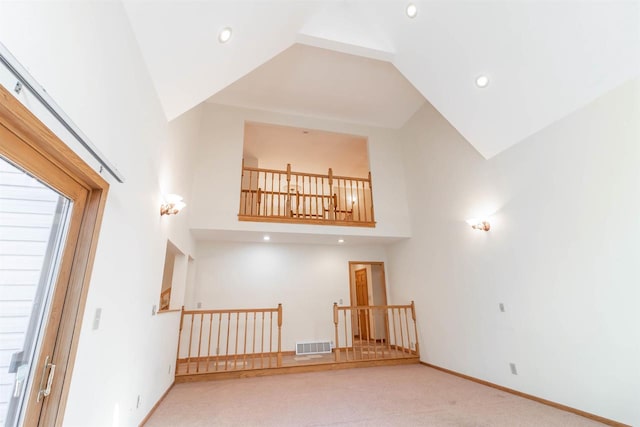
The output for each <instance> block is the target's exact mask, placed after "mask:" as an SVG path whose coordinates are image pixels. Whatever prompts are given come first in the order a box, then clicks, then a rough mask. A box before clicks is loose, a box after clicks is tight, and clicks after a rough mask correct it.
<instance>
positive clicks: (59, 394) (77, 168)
mask: <svg viewBox="0 0 640 427" xmlns="http://www.w3.org/2000/svg"><path fill="white" fill-rule="evenodd" d="M0 125H1V126H3V127H4V128H5V129H7V130H8V131H9V132H11V133H13V134H14V135H15V136H16V137H17V138H19V139H20V140H22V141H23V142H24V143H25V144H26V145H25V147H26V149H27V150H30V149H32V150H35V151H37V152H38V153H39V154H41V155H42V156H44V157H45V158H47V159H48V160H49V161H50V165H49V167H51V168H58V169H60V170H62V171H63V172H64V173H66V174H67V175H68V176H69V177H70V178H72V179H73V180H75V181H76V182H78V183H79V184H80V185H81V186H83V187H84V188H86V189H87V191H88V197H87V202H86V205H85V207H84V210H83V216H82V222H81V225H80V232H79V237H78V242H77V245H76V248H75V251H71V252H72V253H70V257H72V261H71V265H72V271H71V274H70V280H69V285H68V291H67V295H66V297H65V303H64V311H63V313H62V320H61V322H60V326H59V332H58V337H57V340H56V346H60V347H59V348H60V349H62V350H63V351H62V353H63V357H62V358H61V359H58V363H59V364H63V369H61V371H63V373H64V377H63V378H58V379H57V380H56V383H57V384H58V385H57V386H56V387H55V388H54V390H53V391H52V394H51V396H50V397H49V398H47V399H46V400H45V403H44V406H43V408H42V412H41V416H40V420H39V423H38V424H39V425H51V426H53V425H55V426H61V425H62V423H63V418H64V413H65V407H66V403H67V398H68V395H69V388H70V385H71V375H72V371H73V367H74V364H75V356H76V352H77V348H78V341H79V339H80V329H81V326H82V319H83V315H84V308H85V303H86V299H87V294H88V291H89V282H90V278H91V270H92V268H93V261H94V257H95V253H96V247H97V243H98V237H99V232H100V225H101V223H102V216H103V213H104V208H105V205H106V200H107V194H108V191H109V184H108V183H107V181H105V180H104V179H103V178H102V177H101V176H100V175H99V174H98V173H97V172H96V171H94V170H93V169H92V168H91V167H90V166H89V165H88V164H87V163H86V162H85V161H84V160H82V159H81V158H80V157H79V156H78V155H77V154H76V153H75V152H74V151H73V150H71V149H70V148H69V147H68V146H67V145H66V144H65V143H64V142H62V141H61V140H60V138H58V137H57V136H56V135H55V134H54V133H53V132H52V131H51V130H50V129H48V128H47V127H46V126H45V125H44V124H43V123H42V122H41V121H40V120H38V118H37V117H36V116H35V115H34V114H33V113H31V112H30V111H29V110H28V109H27V108H26V107H25V106H24V105H22V103H20V101H19V100H17V99H16V98H14V97H13V95H12V94H11V93H10V92H9V91H8V90H7V89H6V88H5V87H3V86H2V85H0ZM2 151H5V150H2ZM9 158H10V157H9ZM66 349H68V351H67V350H66Z"/></svg>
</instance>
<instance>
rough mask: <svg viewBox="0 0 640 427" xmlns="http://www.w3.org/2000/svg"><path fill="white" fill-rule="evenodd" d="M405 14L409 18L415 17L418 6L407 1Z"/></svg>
mask: <svg viewBox="0 0 640 427" xmlns="http://www.w3.org/2000/svg"><path fill="white" fill-rule="evenodd" d="M407 16H408V17H409V18H415V17H416V16H418V6H416V5H415V4H413V3H409V5H408V6H407Z"/></svg>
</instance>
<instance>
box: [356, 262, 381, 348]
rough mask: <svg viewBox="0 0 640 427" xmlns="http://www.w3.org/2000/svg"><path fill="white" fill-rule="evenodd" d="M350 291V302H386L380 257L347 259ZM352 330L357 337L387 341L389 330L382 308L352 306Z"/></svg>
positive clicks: (360, 304) (378, 304)
mask: <svg viewBox="0 0 640 427" xmlns="http://www.w3.org/2000/svg"><path fill="white" fill-rule="evenodd" d="M349 284H350V289H349V295H350V297H351V306H357V307H371V306H386V305H387V286H386V282H385V273H384V263H383V262H381V261H349ZM352 313H353V316H354V318H353V319H351V322H352V325H353V327H352V333H353V336H354V338H358V339H360V340H367V341H369V340H374V341H378V342H386V341H387V337H388V332H389V327H388V321H387V318H386V315H385V313H386V311H385V310H367V309H361V310H354V311H353V312H352Z"/></svg>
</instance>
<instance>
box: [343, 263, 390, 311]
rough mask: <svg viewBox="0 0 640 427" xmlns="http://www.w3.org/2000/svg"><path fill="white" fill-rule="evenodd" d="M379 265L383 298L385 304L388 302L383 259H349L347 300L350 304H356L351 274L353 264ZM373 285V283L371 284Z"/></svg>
mask: <svg viewBox="0 0 640 427" xmlns="http://www.w3.org/2000/svg"><path fill="white" fill-rule="evenodd" d="M359 264H362V265H379V266H380V267H381V268H382V290H383V293H384V300H385V302H386V304H388V303H389V300H388V298H387V297H388V295H387V273H386V270H385V268H384V262H383V261H349V302H350V303H351V306H354V305H356V304H355V303H356V301H357V300H356V297H355V286H356V284H355V281H354V277H353V276H352V275H351V270H352V269H353V266H354V265H359ZM371 285H372V286H373V283H372V284H371Z"/></svg>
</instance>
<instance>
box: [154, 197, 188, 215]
mask: <svg viewBox="0 0 640 427" xmlns="http://www.w3.org/2000/svg"><path fill="white" fill-rule="evenodd" d="M185 206H186V204H185V203H184V202H183V201H182V197H181V196H178V195H177V194H167V195H166V196H165V197H164V203H163V204H162V205H160V216H162V215H176V214H177V213H178V212H180V210H181V209H182V208H184V207H185Z"/></svg>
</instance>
